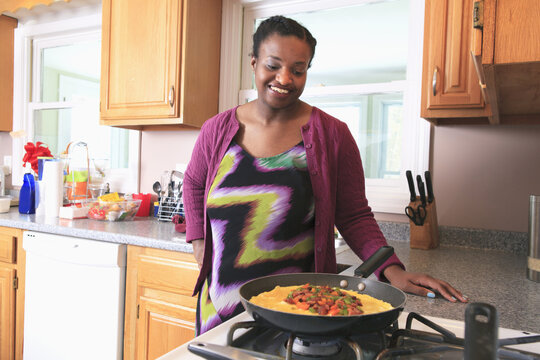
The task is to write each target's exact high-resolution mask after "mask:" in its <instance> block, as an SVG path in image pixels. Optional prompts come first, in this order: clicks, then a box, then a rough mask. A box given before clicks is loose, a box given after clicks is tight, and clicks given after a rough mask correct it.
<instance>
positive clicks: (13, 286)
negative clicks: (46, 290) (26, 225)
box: [0, 226, 26, 360]
mask: <svg viewBox="0 0 540 360" xmlns="http://www.w3.org/2000/svg"><path fill="white" fill-rule="evenodd" d="M22 234H23V231H22V230H19V229H12V228H7V227H1V226H0V359H2V360H4V359H5V360H13V359H16V360H22V350H23V334H24V331H23V325H24V268H25V259H26V256H25V253H24V250H23V248H22Z"/></svg>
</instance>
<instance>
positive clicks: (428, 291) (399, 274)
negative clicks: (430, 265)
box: [384, 265, 468, 302]
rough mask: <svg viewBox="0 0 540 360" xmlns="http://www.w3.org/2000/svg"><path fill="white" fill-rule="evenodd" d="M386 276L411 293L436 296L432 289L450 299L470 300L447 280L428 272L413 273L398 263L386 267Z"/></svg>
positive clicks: (392, 282) (453, 300)
mask: <svg viewBox="0 0 540 360" xmlns="http://www.w3.org/2000/svg"><path fill="white" fill-rule="evenodd" d="M384 276H385V277H386V278H387V279H388V281H390V283H391V284H392V285H393V286H395V287H397V288H399V289H401V290H403V291H405V292H408V293H411V294H416V295H420V296H426V297H430V298H434V297H435V293H434V292H433V291H432V290H435V291H437V292H438V293H439V294H441V295H442V296H444V297H445V298H446V299H447V300H448V301H451V302H456V301H458V300H459V301H461V302H467V301H468V299H467V297H466V296H464V295H463V294H462V293H461V292H460V291H458V290H456V289H454V287H453V286H452V285H450V284H449V283H447V282H446V281H443V280H439V279H435V278H434V277H431V276H429V275H426V274H420V273H411V272H408V271H405V270H403V269H402V268H401V267H400V266H398V265H390V266H389V267H387V268H386V269H384Z"/></svg>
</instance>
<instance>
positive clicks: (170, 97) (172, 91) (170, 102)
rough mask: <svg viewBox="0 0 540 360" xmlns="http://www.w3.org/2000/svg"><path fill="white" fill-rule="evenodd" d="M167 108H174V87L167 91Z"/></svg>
mask: <svg viewBox="0 0 540 360" xmlns="http://www.w3.org/2000/svg"><path fill="white" fill-rule="evenodd" d="M169 106H170V107H173V106H174V85H172V86H171V89H170V90H169Z"/></svg>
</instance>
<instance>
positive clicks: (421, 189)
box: [416, 175, 426, 206]
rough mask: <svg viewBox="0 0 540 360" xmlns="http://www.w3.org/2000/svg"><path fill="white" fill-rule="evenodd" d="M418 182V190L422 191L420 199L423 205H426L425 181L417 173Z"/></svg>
mask: <svg viewBox="0 0 540 360" xmlns="http://www.w3.org/2000/svg"><path fill="white" fill-rule="evenodd" d="M416 183H417V185H418V192H419V193H420V200H421V201H422V205H424V206H426V188H425V187H424V182H423V181H422V177H421V176H420V175H416Z"/></svg>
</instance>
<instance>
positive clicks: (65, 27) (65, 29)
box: [12, 7, 141, 193]
mask: <svg viewBox="0 0 540 360" xmlns="http://www.w3.org/2000/svg"><path fill="white" fill-rule="evenodd" d="M95 10H96V8H93V7H92V8H89V9H87V12H92V13H91V14H89V15H88V14H80V16H78V17H76V18H71V19H69V20H58V19H56V20H55V19H52V20H51V19H50V18H48V19H47V21H48V22H44V23H35V22H32V21H27V22H25V23H24V24H21V23H19V26H18V27H17V28H16V29H15V36H14V82H13V83H14V87H13V132H14V133H15V134H18V135H16V137H14V138H13V139H12V140H13V141H12V144H13V149H12V156H13V159H15V161H14V162H13V169H12V179H13V180H12V183H13V186H21V185H22V180H23V175H24V173H25V169H24V168H23V167H22V158H23V156H24V153H25V152H24V145H25V144H26V143H27V142H28V141H30V140H29V139H32V138H33V129H31V128H30V126H29V124H30V123H31V122H30V120H32V119H31V116H33V111H34V110H36V109H43V108H46V107H48V106H55V105H56V104H53V103H49V104H48V105H38V104H36V103H31V102H30V79H31V74H32V66H34V65H33V64H32V63H31V61H30V59H31V57H30V54H31V53H32V51H33V49H32V40H34V42H37V46H40V45H39V44H40V43H41V44H42V45H43V44H44V43H45V42H47V44H48V45H50V44H51V43H50V42H51V41H55V40H54V39H48V40H46V41H45V40H44V41H43V42H41V41H40V38H41V37H51V36H56V35H58V36H59V37H60V36H62V37H63V38H64V39H66V38H69V33H70V32H73V31H77V32H79V35H81V36H84V34H85V33H86V34H87V35H88V36H95V34H96V32H100V31H101V14H100V13H98V14H96V13H95ZM37 82H39V79H37ZM36 84H37V85H39V83H35V84H34V87H33V91H34V92H35V91H37V89H39V86H36ZM32 99H37V97H36V93H34V94H32ZM62 104H63V105H61V106H64V107H67V106H69V105H73V103H62ZM140 143H141V134H140V131H131V132H130V144H132V146H130V150H129V165H128V168H126V169H115V170H112V171H111V173H110V177H109V185H110V187H111V189H112V190H113V191H119V192H129V193H133V192H138V191H139V186H140V183H139V178H140V176H139V174H140ZM19 159H20V162H18V160H19Z"/></svg>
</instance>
